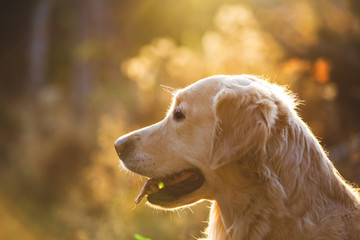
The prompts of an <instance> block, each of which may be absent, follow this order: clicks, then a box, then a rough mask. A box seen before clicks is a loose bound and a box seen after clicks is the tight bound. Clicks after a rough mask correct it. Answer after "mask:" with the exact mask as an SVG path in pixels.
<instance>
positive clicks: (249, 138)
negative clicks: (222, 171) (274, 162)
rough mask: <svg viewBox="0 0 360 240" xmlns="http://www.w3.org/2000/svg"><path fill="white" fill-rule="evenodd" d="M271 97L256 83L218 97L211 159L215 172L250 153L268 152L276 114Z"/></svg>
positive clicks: (229, 90) (224, 92)
mask: <svg viewBox="0 0 360 240" xmlns="http://www.w3.org/2000/svg"><path fill="white" fill-rule="evenodd" d="M259 88H260V89H259ZM261 94H263V95H261ZM269 94H270V93H269V91H268V90H266V89H264V88H263V87H261V86H260V85H259V84H256V83H254V84H251V85H248V86H239V85H238V86H235V87H231V88H227V87H226V88H224V89H222V90H221V91H220V92H219V93H218V94H217V96H216V97H215V98H214V114H215V119H216V120H215V121H216V123H215V127H214V138H213V143H212V149H211V156H210V159H211V168H212V169H216V168H219V167H221V166H223V165H225V164H228V163H230V162H232V161H238V160H240V159H241V158H242V157H244V156H245V155H247V154H249V153H251V154H253V155H254V154H256V153H257V152H260V151H265V147H266V142H267V140H268V137H269V135H270V133H271V129H272V126H273V125H274V122H275V120H276V111H277V110H276V109H277V106H276V104H275V103H274V102H273V101H272V100H271V98H270V97H269Z"/></svg>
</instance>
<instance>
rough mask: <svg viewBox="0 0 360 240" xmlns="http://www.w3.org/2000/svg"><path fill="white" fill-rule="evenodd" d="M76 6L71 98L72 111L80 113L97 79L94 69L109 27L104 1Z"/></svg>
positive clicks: (85, 2) (81, 2) (87, 0)
mask: <svg viewBox="0 0 360 240" xmlns="http://www.w3.org/2000/svg"><path fill="white" fill-rule="evenodd" d="M78 7H79V10H78V11H79V25H78V27H77V29H78V31H77V36H76V40H75V41H76V42H75V52H74V63H73V64H74V79H73V100H74V106H75V111H76V113H77V114H79V115H80V116H81V115H82V114H83V113H84V111H85V108H86V104H87V102H88V100H89V99H88V96H89V92H91V91H92V89H93V88H94V85H96V83H98V82H99V77H100V76H99V74H100V72H99V69H97V68H96V66H97V65H98V64H96V61H97V58H98V57H99V56H98V55H99V54H100V52H101V50H102V49H101V47H102V46H103V45H104V44H105V41H106V40H107V36H108V32H107V27H108V26H109V24H110V23H109V21H108V12H109V10H110V8H109V2H108V0H102V1H98V0H82V1H80V4H79V5H78Z"/></svg>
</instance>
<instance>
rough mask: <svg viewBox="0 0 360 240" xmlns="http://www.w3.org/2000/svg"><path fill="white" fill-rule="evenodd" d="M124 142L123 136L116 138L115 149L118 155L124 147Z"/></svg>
mask: <svg viewBox="0 0 360 240" xmlns="http://www.w3.org/2000/svg"><path fill="white" fill-rule="evenodd" d="M126 142H127V140H126V138H125V137H120V138H119V139H118V140H116V142H115V149H116V152H117V154H118V155H119V156H120V154H121V152H122V151H123V150H124V149H125V146H126Z"/></svg>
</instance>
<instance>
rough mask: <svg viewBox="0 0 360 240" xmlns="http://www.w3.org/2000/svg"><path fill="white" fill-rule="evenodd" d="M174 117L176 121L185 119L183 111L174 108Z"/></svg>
mask: <svg viewBox="0 0 360 240" xmlns="http://www.w3.org/2000/svg"><path fill="white" fill-rule="evenodd" d="M174 119H175V120H176V121H181V120H183V119H185V115H184V113H183V112H182V111H181V110H179V109H176V110H175V111H174Z"/></svg>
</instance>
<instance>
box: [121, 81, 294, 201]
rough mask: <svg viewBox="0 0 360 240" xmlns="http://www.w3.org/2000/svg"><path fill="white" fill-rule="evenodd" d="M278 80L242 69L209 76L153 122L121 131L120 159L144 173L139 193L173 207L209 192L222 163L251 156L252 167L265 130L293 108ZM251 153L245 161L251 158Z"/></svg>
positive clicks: (208, 195)
mask: <svg viewBox="0 0 360 240" xmlns="http://www.w3.org/2000/svg"><path fill="white" fill-rule="evenodd" d="M283 97H287V95H286V94H284V93H283V90H282V89H281V88H279V87H278V86H275V85H272V84H269V83H268V82H266V81H264V80H261V79H258V78H256V77H252V76H248V75H240V76H213V77H210V78H206V79H203V80H200V81H198V82H196V83H194V84H192V85H190V86H188V87H187V88H185V89H182V90H179V91H177V92H176V93H175V94H174V99H173V104H172V106H171V108H170V110H169V112H168V114H167V115H166V117H165V118H164V119H163V120H162V121H161V122H159V123H156V124H154V125H152V126H149V127H146V128H143V129H140V130H137V131H134V132H132V133H129V134H127V135H125V136H122V137H120V138H119V139H118V140H117V141H116V143H115V148H116V151H117V152H118V155H119V156H120V159H121V162H122V164H123V166H124V167H125V168H127V169H129V170H130V171H133V172H135V173H138V174H140V175H144V176H147V177H149V178H150V180H148V181H147V183H146V184H145V186H144V187H143V189H142V192H141V194H140V196H139V197H138V199H137V202H139V201H140V200H141V198H142V197H143V196H147V197H148V201H149V202H150V203H152V204H154V205H158V206H162V207H166V208H173V207H178V206H182V205H187V204H191V203H194V202H196V201H198V200H200V199H215V195H216V191H218V189H219V188H218V186H219V185H221V184H223V183H221V182H219V181H221V179H217V177H216V176H217V175H218V173H219V172H221V171H223V170H222V169H225V168H229V166H230V168H231V166H232V165H233V166H235V165H237V164H239V162H240V161H242V160H243V159H247V156H252V157H249V161H252V162H251V163H247V165H248V166H252V167H253V169H254V171H256V169H257V168H259V167H260V165H261V164H260V163H259V162H260V160H257V159H256V158H254V157H253V156H260V155H261V154H266V153H265V146H266V143H267V141H268V139H269V138H270V137H271V134H272V133H273V132H275V131H277V129H278V128H280V127H281V126H282V125H284V124H285V123H286V122H287V121H288V115H289V113H290V111H291V110H289V109H291V108H289V107H288V106H287V105H286V104H285V103H287V102H289V101H288V99H282V98H283ZM250 159H251V160H250Z"/></svg>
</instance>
